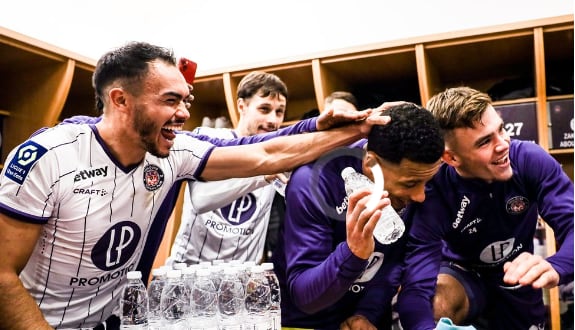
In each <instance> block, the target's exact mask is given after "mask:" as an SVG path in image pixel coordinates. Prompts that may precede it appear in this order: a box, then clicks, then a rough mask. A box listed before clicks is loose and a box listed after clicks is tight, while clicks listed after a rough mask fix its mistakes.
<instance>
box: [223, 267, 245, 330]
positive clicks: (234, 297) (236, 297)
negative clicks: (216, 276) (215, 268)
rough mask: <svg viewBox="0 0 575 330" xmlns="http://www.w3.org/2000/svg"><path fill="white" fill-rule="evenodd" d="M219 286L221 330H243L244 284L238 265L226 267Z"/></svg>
mask: <svg viewBox="0 0 575 330" xmlns="http://www.w3.org/2000/svg"><path fill="white" fill-rule="evenodd" d="M223 272H224V273H223V275H222V279H221V281H220V286H219V288H218V312H219V322H218V328H219V329H220V330H241V329H242V324H243V322H244V317H245V302H244V301H245V293H244V285H243V284H242V281H241V280H240V278H239V276H238V275H239V274H238V269H237V268H236V267H226V268H224V271H223Z"/></svg>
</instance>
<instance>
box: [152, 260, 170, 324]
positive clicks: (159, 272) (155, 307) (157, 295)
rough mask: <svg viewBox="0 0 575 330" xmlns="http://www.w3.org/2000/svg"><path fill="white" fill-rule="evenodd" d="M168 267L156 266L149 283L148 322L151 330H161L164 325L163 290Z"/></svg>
mask: <svg viewBox="0 0 575 330" xmlns="http://www.w3.org/2000/svg"><path fill="white" fill-rule="evenodd" d="M166 273H167V271H166V269H165V268H156V269H153V270H152V280H151V281H150V284H149V285H148V302H149V304H148V305H149V311H148V323H149V327H150V330H161V329H162V328H163V327H162V309H161V306H160V303H161V301H162V290H163V289H164V286H165V285H166Z"/></svg>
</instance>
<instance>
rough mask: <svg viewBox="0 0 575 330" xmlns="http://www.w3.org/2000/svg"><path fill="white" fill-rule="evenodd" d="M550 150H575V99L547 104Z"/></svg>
mask: <svg viewBox="0 0 575 330" xmlns="http://www.w3.org/2000/svg"><path fill="white" fill-rule="evenodd" d="M547 114H548V115H549V126H550V127H549V148H550V149H569V148H573V99H567V100H554V101H549V102H547Z"/></svg>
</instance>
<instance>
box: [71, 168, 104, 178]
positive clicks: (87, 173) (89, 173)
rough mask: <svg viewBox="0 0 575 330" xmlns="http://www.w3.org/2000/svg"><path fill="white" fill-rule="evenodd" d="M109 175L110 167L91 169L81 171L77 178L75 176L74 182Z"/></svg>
mask: <svg viewBox="0 0 575 330" xmlns="http://www.w3.org/2000/svg"><path fill="white" fill-rule="evenodd" d="M107 175H108V166H104V167H100V168H89V169H87V170H82V171H79V172H78V173H77V174H76V176H74V182H78V181H82V180H87V179H91V178H95V177H97V176H107Z"/></svg>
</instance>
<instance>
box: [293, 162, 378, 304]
mask: <svg viewBox="0 0 575 330" xmlns="http://www.w3.org/2000/svg"><path fill="white" fill-rule="evenodd" d="M310 171H311V169H310V168H309V167H301V168H299V169H298V170H296V171H294V172H293V173H292V176H291V177H290V183H289V185H288V188H287V190H286V201H287V203H288V205H289V207H288V208H287V210H286V217H285V220H284V226H285V227H284V230H285V233H284V235H285V241H286V242H287V241H289V244H286V247H285V248H286V250H285V257H286V261H287V267H286V268H287V282H288V285H287V286H288V290H289V295H290V296H291V298H292V301H293V302H294V303H295V305H296V306H298V308H299V309H301V310H303V311H306V312H307V313H314V312H317V311H319V310H321V309H323V308H325V307H327V306H330V305H332V304H333V303H334V302H335V301H337V300H339V299H340V298H341V297H342V296H343V295H344V294H345V293H346V292H347V290H348V289H349V287H350V285H351V284H352V283H353V282H354V280H355V279H356V278H357V277H358V276H359V275H360V274H361V272H362V271H363V270H364V269H365V267H366V265H367V261H366V260H363V259H360V258H358V257H356V256H354V255H353V254H352V253H351V251H350V249H349V247H348V246H347V244H346V243H345V242H342V243H339V244H336V242H334V240H333V232H332V226H331V225H330V221H331V220H330V219H329V217H328V216H326V212H325V211H324V210H322V208H321V205H320V203H318V202H317V201H316V199H315V198H314V196H312V193H311V192H310V189H308V188H309V187H310V185H309V178H310V175H311V173H310ZM326 188H327V189H329V187H321V188H320V192H319V194H323V195H324V196H327V193H326V191H325V189H326ZM322 191H323V192H322Z"/></svg>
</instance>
